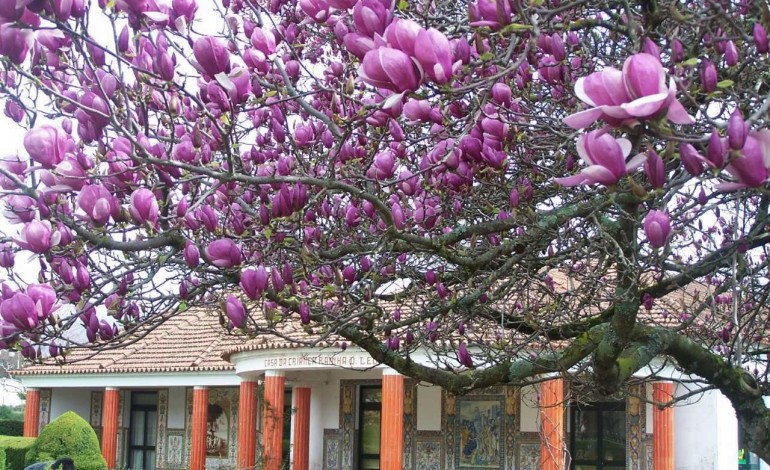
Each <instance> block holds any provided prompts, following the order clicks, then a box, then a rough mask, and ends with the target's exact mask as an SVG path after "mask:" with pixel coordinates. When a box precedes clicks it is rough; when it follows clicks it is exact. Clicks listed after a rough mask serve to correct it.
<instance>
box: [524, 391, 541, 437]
mask: <svg viewBox="0 0 770 470" xmlns="http://www.w3.org/2000/svg"><path fill="white" fill-rule="evenodd" d="M538 392H539V390H538V387H537V386H536V385H529V386H526V387H523V388H522V389H521V413H520V416H521V422H520V424H519V425H520V426H521V431H522V432H539V431H540V412H539V409H538V407H537V394H538Z"/></svg>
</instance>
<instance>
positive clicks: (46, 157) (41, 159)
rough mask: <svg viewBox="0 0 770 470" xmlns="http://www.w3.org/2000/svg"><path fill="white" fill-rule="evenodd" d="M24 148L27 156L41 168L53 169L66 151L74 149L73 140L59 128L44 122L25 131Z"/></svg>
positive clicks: (62, 158)
mask: <svg viewBox="0 0 770 470" xmlns="http://www.w3.org/2000/svg"><path fill="white" fill-rule="evenodd" d="M24 148H25V149H26V150H27V153H28V154H29V157H30V158H31V159H32V160H34V161H35V162H37V163H39V164H40V165H42V166H43V168H48V169H53V168H54V167H55V166H56V165H58V164H59V163H61V161H62V160H64V156H65V154H66V153H67V152H69V151H72V150H73V149H74V142H72V139H71V138H70V137H69V136H68V135H67V134H65V133H64V131H62V130H61V129H59V128H57V127H54V126H51V125H48V124H44V125H42V126H40V127H36V128H34V129H30V130H29V131H27V133H26V134H25V135H24Z"/></svg>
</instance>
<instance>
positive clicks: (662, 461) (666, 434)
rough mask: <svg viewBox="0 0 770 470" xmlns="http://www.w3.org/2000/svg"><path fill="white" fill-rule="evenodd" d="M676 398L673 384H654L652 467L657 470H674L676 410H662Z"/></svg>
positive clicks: (669, 408) (668, 408) (667, 408)
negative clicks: (660, 404)
mask: <svg viewBox="0 0 770 470" xmlns="http://www.w3.org/2000/svg"><path fill="white" fill-rule="evenodd" d="M673 397H674V384H673V383H672V382H655V383H654V384H652V400H653V401H654V402H655V404H654V405H653V409H652V465H653V468H654V469H655V470H674V408H672V407H670V406H668V407H666V408H660V407H659V406H658V404H659V403H668V402H669V401H671V399H672V398H673Z"/></svg>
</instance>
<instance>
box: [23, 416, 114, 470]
mask: <svg viewBox="0 0 770 470" xmlns="http://www.w3.org/2000/svg"><path fill="white" fill-rule="evenodd" d="M60 457H71V458H72V460H74V461H75V468H76V469H77V470H105V469H106V468H107V462H105V461H104V457H102V453H101V449H100V447H99V440H98V439H97V438H96V433H95V432H94V429H93V428H92V427H91V426H90V425H89V424H88V423H87V422H86V420H84V419H83V418H81V417H80V416H78V415H77V414H75V412H73V411H68V412H66V413H64V414H63V415H61V416H59V417H58V418H56V419H55V420H54V421H53V422H51V423H50V424H49V425H48V426H46V427H44V428H43V430H42V431H41V432H40V435H39V436H38V437H37V440H36V441H35V444H34V445H33V446H32V448H31V449H30V450H29V452H28V453H27V465H30V464H33V463H35V462H45V461H49V460H56V459H58V458H60Z"/></svg>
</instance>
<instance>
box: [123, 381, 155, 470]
mask: <svg viewBox="0 0 770 470" xmlns="http://www.w3.org/2000/svg"><path fill="white" fill-rule="evenodd" d="M157 430H158V394H157V392H132V393H131V421H130V425H129V430H128V468H130V469H131V470H155V446H156V442H157Z"/></svg>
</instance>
